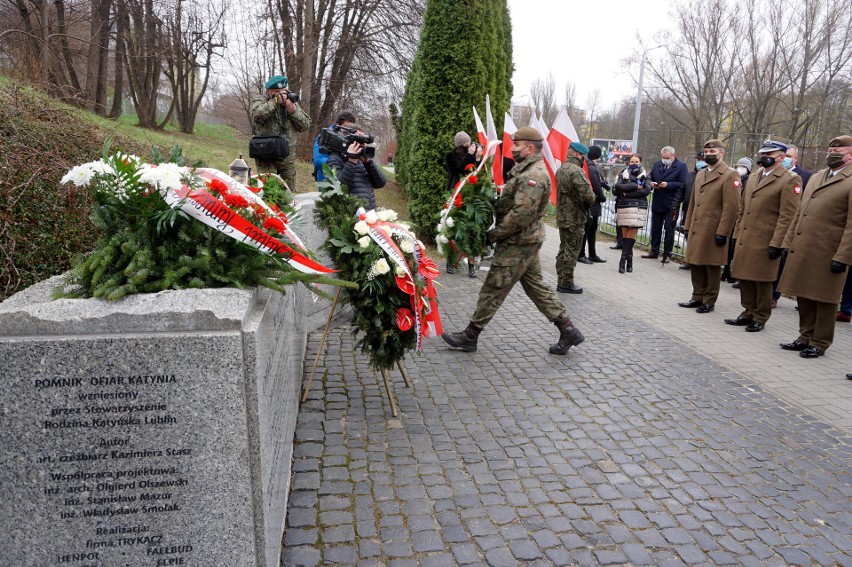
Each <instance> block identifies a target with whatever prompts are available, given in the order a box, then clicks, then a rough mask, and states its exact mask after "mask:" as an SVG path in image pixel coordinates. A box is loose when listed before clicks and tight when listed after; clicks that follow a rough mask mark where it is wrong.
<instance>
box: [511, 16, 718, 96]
mask: <svg viewBox="0 0 852 567" xmlns="http://www.w3.org/2000/svg"><path fill="white" fill-rule="evenodd" d="M672 4H673V2H672V1H664V0H642V1H641V2H639V1H636V0H631V1H627V0H603V1H601V0H597V1H588V2H577V1H574V0H509V10H510V11H511V14H512V44H513V45H512V49H513V52H514V56H513V57H514V62H515V74H514V76H513V78H512V83H513V85H514V93H515V96H516V97H520V96H522V95H526V94H529V92H530V85H531V84H532V82H533V81H534V80H535V79H537V78H542V79H545V78H547V74H548V73H549V72H552V73H553V78H554V81H555V83H556V92H557V99H558V100H559V102H560V104H561V103H562V102H563V101H564V92H565V83H566V81H568V80H570V81H573V82H574V84H575V85H576V87H577V99H576V100H577V104H578V105H579V106H580V107H581V108H585V106H586V100H587V98H588V96H589V95H590V94H591V93H592V92H593V91H594V90H595V89H599V90H600V92H601V100H602V101H603V103H604V108H610V107H611V106H612V104H613V103H615V102H617V101H619V100H621V98H623V97H624V96H630V97H635V96H636V85H635V84H634V82H633V80H632V79H631V75H630V71H631V69H629V68H625V67H624V65H623V63H622V60H623V59H624V58H626V57H629V56H630V55H631V53H633V52H634V51H635V50H636V49H637V47H638V44H637V42H636V33H637V32H639V33H640V34H641V37H642V39H643V41H644V42H645V45H648V46H653V45H656V43H655V42H654V40H653V36H654V34H655V33H656V32H657V31H659V30H661V29H663V28H664V27H670V24H669V19H670V18H669V15H668V13H669V10H670V7H671V5H672ZM695 6H696V9H700V8H701V4H700V3H697V4H695ZM634 66H635V69H633V70H632V71H633V76H635V77H638V76H639V65H638V63H637V64H635V65H634ZM518 102H520V101H518Z"/></svg>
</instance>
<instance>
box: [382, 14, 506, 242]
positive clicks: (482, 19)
mask: <svg viewBox="0 0 852 567" xmlns="http://www.w3.org/2000/svg"><path fill="white" fill-rule="evenodd" d="M423 20H424V21H423V31H422V32H421V35H420V44H419V45H418V48H417V55H416V57H415V59H414V63H413V65H412V69H411V73H410V74H409V76H408V81H407V83H406V87H405V95H404V97H403V100H402V118H401V123H402V124H401V127H402V132H401V135H400V139H399V148H398V150H397V155H396V163H397V175H398V179H399V181H400V182H401V183H402V184H403V185H404V187H405V190H406V192H407V194H408V210H409V214H410V216H411V219H412V220H413V221H414V223H415V224H416V225H417V228H418V232H417V233H418V235H419V236H420V237H421V238H424V239H427V240H433V239H434V236H435V225H436V222H437V214H438V212H439V211H440V209H441V205H442V203H443V201H444V198H445V193H446V185H447V174H446V170H445V168H444V156H445V155H446V153H447V152H448V151H450V150H451V149H452V147H453V136H454V135H455V133H456V132H458V131H459V130H464V131H466V132H468V133H469V134H470V135H471V137H472V138H473V139H474V140H475V139H476V126H475V125H474V120H473V113H472V111H471V107H472V106H476V107H477V110H479V112H480V115H481V116H482V118H483V120H484V119H485V113H484V109H485V95H486V94H488V95H490V96H491V101H492V102H491V104H492V111H493V112H494V116H495V121H497V123H498V125H499V126H502V116H503V113H504V112H505V111H506V110H507V109H508V108H509V99H510V98H511V93H512V85H511V72H512V39H511V22H510V20H509V10H508V7H507V5H506V0H429V1H428V2H427V5H426V13H425V15H424V18H423ZM507 34H508V37H507Z"/></svg>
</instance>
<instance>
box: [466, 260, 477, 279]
mask: <svg viewBox="0 0 852 567" xmlns="http://www.w3.org/2000/svg"><path fill="white" fill-rule="evenodd" d="M467 275H468V276H470V277H472V278H475V277H476V262H474V261H473V260H471V261H469V262H468V264H467Z"/></svg>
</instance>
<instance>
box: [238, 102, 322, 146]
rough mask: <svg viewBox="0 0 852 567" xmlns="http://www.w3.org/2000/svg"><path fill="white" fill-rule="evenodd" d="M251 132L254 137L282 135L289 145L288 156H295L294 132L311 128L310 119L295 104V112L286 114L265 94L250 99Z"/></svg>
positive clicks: (281, 107) (282, 108)
mask: <svg viewBox="0 0 852 567" xmlns="http://www.w3.org/2000/svg"><path fill="white" fill-rule="evenodd" d="M249 112H250V113H251V126H252V132H253V133H254V135H255V136H273V135H275V134H283V135H284V137H286V138H287V143H289V144H290V155H291V156H293V155H295V153H294V147H295V145H296V132H304V131H306V130H307V129H308V128H310V127H311V118H310V117H309V116H308V115H307V114H305V112H304V111H303V110H302V108H301V107H300V106H299V105H298V103H296V112H294V113H293V114H287V111H285V110H284V107H283V106H281V105H280V104H277V103H276V102H275V99H274V98H272V97H269V96H267V95H265V94H262V95H257V96H254V97H252V99H251V106H250V107H249Z"/></svg>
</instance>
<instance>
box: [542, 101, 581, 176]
mask: <svg viewBox="0 0 852 567" xmlns="http://www.w3.org/2000/svg"><path fill="white" fill-rule="evenodd" d="M579 141H580V136H578V135H577V130H576V129H575V128H574V124H573V123H572V122H571V118H570V117H569V116H568V113H567V112H565V109H564V108H563V109H562V110H560V111H559V114H557V115H556V120H554V121H553V128H551V129H550V133H549V134H548V135H547V142H548V143H549V144H550V150H551V151H552V152H553V157H554V158H556V160H557V161H559V162H560V163H561V162H563V161H565V158H566V157H568V146H570V145H571V142H579Z"/></svg>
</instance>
